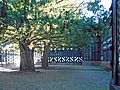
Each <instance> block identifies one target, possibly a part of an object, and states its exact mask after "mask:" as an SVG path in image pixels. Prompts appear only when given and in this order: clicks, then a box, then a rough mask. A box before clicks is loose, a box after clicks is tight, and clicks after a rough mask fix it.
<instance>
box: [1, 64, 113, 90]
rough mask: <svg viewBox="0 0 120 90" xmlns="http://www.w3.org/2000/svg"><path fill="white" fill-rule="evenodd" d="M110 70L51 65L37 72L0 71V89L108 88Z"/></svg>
mask: <svg viewBox="0 0 120 90" xmlns="http://www.w3.org/2000/svg"><path fill="white" fill-rule="evenodd" d="M110 78H111V72H108V71H105V70H104V69H103V68H101V67H99V66H80V65H66V66H65V65H51V66H50V68H49V69H37V72H34V73H31V72H26V73H23V72H0V90H109V82H110Z"/></svg>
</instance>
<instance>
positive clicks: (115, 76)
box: [112, 0, 118, 85]
mask: <svg viewBox="0 0 120 90" xmlns="http://www.w3.org/2000/svg"><path fill="white" fill-rule="evenodd" d="M112 4H113V6H112V8H113V11H112V14H113V15H112V24H113V25H112V62H113V71H112V78H113V80H115V85H117V84H118V72H117V59H118V58H117V56H118V53H117V48H118V47H117V6H116V5H117V0H112Z"/></svg>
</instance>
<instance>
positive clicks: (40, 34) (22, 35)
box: [0, 0, 108, 48]
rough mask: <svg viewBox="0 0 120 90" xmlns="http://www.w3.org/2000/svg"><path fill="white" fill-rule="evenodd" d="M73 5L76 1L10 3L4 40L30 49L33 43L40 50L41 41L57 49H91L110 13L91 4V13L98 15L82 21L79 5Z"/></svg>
mask: <svg viewBox="0 0 120 90" xmlns="http://www.w3.org/2000/svg"><path fill="white" fill-rule="evenodd" d="M73 2H74V0H73V1H72V2H71V0H40V2H36V1H35V0H7V20H4V19H3V18H1V23H2V25H5V27H4V28H2V29H1V31H0V37H1V40H10V41H13V42H15V43H18V42H19V41H21V40H23V41H25V42H27V43H28V45H30V44H31V42H33V43H34V47H37V48H40V47H41V45H40V42H42V41H45V42H47V43H48V44H52V45H53V46H54V47H63V46H64V47H77V48H83V47H87V46H89V45H90V44H91V43H92V39H93V38H92V37H93V36H94V34H95V33H96V32H97V31H98V30H99V31H101V29H103V27H104V26H106V25H105V23H106V20H104V18H105V17H107V16H108V15H107V14H108V12H105V11H104V9H103V7H102V6H100V5H98V2H95V3H94V2H93V3H90V4H89V5H91V6H92V7H91V8H90V9H89V10H91V11H93V13H94V14H95V15H94V16H93V17H90V18H88V17H80V14H81V13H79V12H80V11H78V10H77V9H78V8H79V7H80V5H77V4H76V3H73ZM78 6H79V7H78ZM80 10H81V9H80ZM96 20H98V22H96ZM3 21H4V22H3ZM104 22H105V23H104ZM105 28H106V29H108V27H104V29H105Z"/></svg>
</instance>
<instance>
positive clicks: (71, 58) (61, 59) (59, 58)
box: [48, 48, 82, 63]
mask: <svg viewBox="0 0 120 90" xmlns="http://www.w3.org/2000/svg"><path fill="white" fill-rule="evenodd" d="M48 56H49V62H52V61H55V62H57V63H81V62H82V52H81V50H79V49H74V48H67V49H57V50H55V49H53V50H50V51H49V54H48Z"/></svg>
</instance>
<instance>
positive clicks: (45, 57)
mask: <svg viewBox="0 0 120 90" xmlns="http://www.w3.org/2000/svg"><path fill="white" fill-rule="evenodd" d="M48 51H49V45H48V44H46V43H45V42H44V52H43V59H42V68H47V67H49V65H48Z"/></svg>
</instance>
